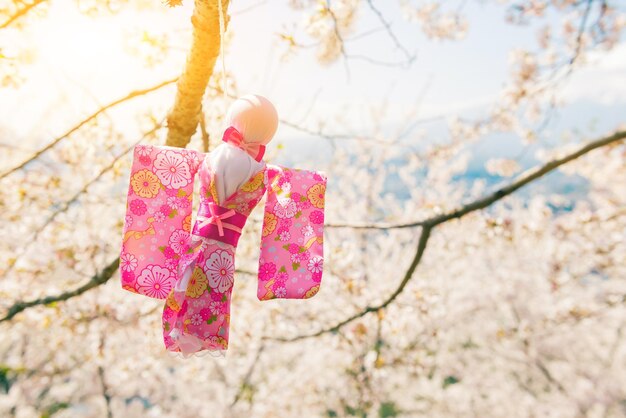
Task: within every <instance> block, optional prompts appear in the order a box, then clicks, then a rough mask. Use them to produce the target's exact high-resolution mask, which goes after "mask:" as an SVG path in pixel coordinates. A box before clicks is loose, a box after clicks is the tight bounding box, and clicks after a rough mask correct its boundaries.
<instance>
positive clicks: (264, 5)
mask: <svg viewBox="0 0 626 418" xmlns="http://www.w3.org/2000/svg"><path fill="white" fill-rule="evenodd" d="M143 2H144V3H145V2H146V0H143ZM155 3H157V5H156V6H155V7H152V9H151V10H150V11H137V10H136V9H135V8H133V7H128V8H126V9H124V10H123V11H122V12H121V13H119V14H115V15H110V16H105V17H99V18H98V19H92V18H90V17H88V16H85V15H83V14H80V13H79V12H78V11H77V10H76V7H75V3H74V2H52V3H51V5H50V6H49V9H48V11H47V13H48V17H47V18H45V19H42V20H41V21H37V22H30V24H29V25H28V29H27V30H26V32H24V33H17V32H16V31H11V30H9V31H7V32H5V37H4V39H2V40H0V48H2V49H3V51H8V52H5V54H6V53H9V54H11V53H13V54H28V56H29V57H30V59H31V62H32V63H31V64H29V65H25V66H23V67H21V68H20V73H21V74H22V75H23V77H24V79H25V80H26V81H25V83H24V84H23V85H22V87H21V88H20V89H16V90H12V89H3V90H0V112H2V114H3V115H5V117H4V118H2V121H1V123H0V142H2V143H12V142H13V143H17V142H19V143H20V146H22V147H24V149H25V153H26V152H28V150H30V149H36V148H38V147H39V146H41V145H44V144H46V143H48V142H49V141H50V140H51V138H53V137H54V136H55V135H58V134H59V133H61V132H63V131H64V130H66V129H67V128H68V127H69V126H72V124H74V123H76V121H78V120H80V118H82V117H84V116H85V115H87V114H89V113H90V112H92V111H93V110H95V109H97V108H98V106H100V105H102V104H104V103H107V102H109V101H111V100H114V99H116V98H119V97H122V96H124V95H126V94H127V93H128V92H130V91H132V90H134V89H139V88H145V87H149V86H151V85H154V84H156V83H158V82H160V81H162V80H165V79H168V78H171V77H174V76H176V75H178V74H179V73H180V70H181V68H182V65H183V64H184V60H185V57H186V53H187V50H188V45H189V42H188V41H189V30H188V29H189V27H190V21H189V17H190V15H191V11H192V7H193V2H192V1H191V0H186V1H185V3H184V6H183V7H179V8H174V9H169V8H167V7H165V6H161V4H160V3H159V2H158V0H155ZM287 3H288V2H287V0H268V1H262V0H261V1H259V0H250V1H243V0H235V1H232V2H231V7H230V12H231V15H232V19H231V23H230V27H229V44H228V48H227V53H226V55H225V65H226V68H227V71H228V72H230V73H232V74H233V75H234V77H235V79H236V81H237V84H238V87H239V91H240V92H241V93H242V94H244V93H257V94H262V95H265V96H267V97H268V98H270V99H271V100H272V101H273V102H274V103H275V105H276V107H277V109H278V111H279V114H280V116H281V117H282V118H283V119H286V120H289V121H294V122H298V123H299V124H301V125H303V126H308V127H311V128H313V129H317V126H318V124H319V123H320V122H322V123H324V130H325V131H327V132H331V133H355V134H357V133H361V134H367V133H371V132H372V131H373V130H374V127H373V126H372V120H373V118H374V116H376V115H381V109H382V104H383V103H385V104H386V109H387V110H386V113H385V114H384V117H383V129H382V133H383V134H388V133H391V132H394V130H397V129H398V126H399V125H400V124H401V123H406V121H407V118H411V119H412V120H421V119H424V120H431V118H434V122H433V123H425V124H424V127H423V129H425V130H426V133H427V134H429V135H431V136H437V135H441V132H442V126H443V122H444V121H445V118H448V117H451V116H453V115H455V114H461V115H480V114H482V113H484V112H485V111H486V109H488V107H489V106H490V105H491V104H492V103H493V102H494V101H495V100H496V99H497V97H498V94H499V91H500V89H501V88H502V86H503V85H504V83H505V82H506V77H507V71H508V53H509V51H510V50H511V48H530V49H536V48H537V42H536V34H535V29H536V27H520V26H514V25H510V24H507V23H505V19H504V17H505V11H506V10H505V8H504V7H503V6H502V5H499V4H497V3H496V2H475V1H468V2H465V3H464V4H465V6H464V9H463V10H464V12H465V13H466V15H467V17H468V21H469V30H468V33H467V36H466V37H465V39H463V40H462V41H432V40H428V39H427V38H426V37H425V36H424V35H423V34H422V32H421V30H420V28H419V26H418V24H417V23H414V22H408V21H406V20H405V19H403V17H402V14H401V11H400V8H399V6H398V4H399V3H398V2H396V1H386V0H385V1H382V0H377V1H374V4H376V5H377V6H378V7H379V8H380V10H381V12H382V13H383V14H384V16H385V18H386V20H387V21H388V22H390V23H391V25H392V28H393V31H394V33H395V34H396V36H397V37H398V38H399V39H400V41H401V43H402V44H403V45H404V46H405V47H406V48H407V49H408V50H410V51H413V52H415V53H416V60H415V61H414V62H413V64H412V65H411V66H410V67H409V68H402V67H396V68H390V67H387V66H380V65H373V64H371V63H369V62H366V61H363V60H349V61H348V62H347V65H348V67H349V75H348V72H347V71H346V65H345V63H344V62H343V60H338V61H337V62H335V63H333V64H331V65H328V66H320V65H318V64H317V62H316V60H315V50H314V49H312V48H311V49H303V50H301V51H299V52H298V53H297V54H296V55H291V56H289V57H288V58H287V59H284V58H283V55H284V51H285V48H284V45H282V44H281V43H280V42H279V40H278V33H281V32H285V31H288V30H289V28H291V27H292V26H293V25H294V24H297V23H301V22H302V20H303V19H304V18H305V13H306V12H302V11H295V10H293V9H291V8H290V7H288V6H287ZM136 4H141V2H137V3H136ZM549 19H550V18H549ZM380 27H381V25H380V22H379V21H378V20H377V17H376V15H374V14H373V13H372V12H371V11H370V10H369V9H368V8H367V7H364V8H362V9H361V11H360V14H359V19H358V25H357V26H356V28H355V29H354V31H353V32H352V33H351V34H350V35H349V36H347V38H349V37H350V36H355V35H359V34H362V33H364V32H367V31H369V30H371V29H375V28H380ZM142 31H148V32H149V33H153V34H163V33H167V34H169V36H170V38H169V39H170V43H171V44H172V45H173V46H174V50H173V52H172V53H171V54H170V55H168V56H167V57H166V59H165V60H164V61H162V62H158V63H157V64H156V65H155V66H153V67H146V66H145V65H144V64H143V62H142V60H141V59H138V58H137V57H135V56H133V51H132V50H131V49H130V48H129V45H130V44H132V41H129V37H134V39H137V37H138V36H139V34H141V32H142ZM296 39H297V40H298V41H300V42H302V43H311V42H312V41H311V39H309V38H306V37H304V36H303V34H302V32H299V33H298V35H297V36H296ZM346 48H347V50H348V53H350V54H354V55H359V54H362V55H367V56H368V57H370V58H372V59H376V60H380V61H390V62H395V61H398V60H401V59H402V58H403V55H402V54H401V53H400V52H399V51H397V49H396V48H395V47H394V44H393V42H392V41H391V40H390V38H389V37H388V36H387V34H386V33H385V32H383V31H380V32H377V33H374V34H372V35H369V36H366V37H362V38H360V39H358V40H355V41H350V42H348V43H347V46H346ZM592 60H593V61H594V64H593V65H591V66H590V68H589V69H587V70H582V71H581V72H580V73H579V74H577V75H575V76H574V77H572V78H571V79H570V80H569V82H568V83H567V84H566V85H565V88H564V89H563V90H562V91H561V95H562V97H563V98H564V99H565V100H566V105H565V106H564V107H563V108H561V109H560V111H559V113H558V114H557V115H556V116H555V118H554V120H553V122H551V125H550V126H549V129H547V130H546V132H545V134H546V135H560V134H561V133H562V132H563V131H568V130H582V131H585V132H589V133H590V134H593V132H592V131H593V130H594V129H595V130H596V131H598V132H600V133H602V131H607V130H610V129H613V128H615V126H616V125H617V124H619V123H620V122H622V123H623V118H621V115H624V114H626V82H624V81H625V75H626V45H624V44H622V45H621V46H619V47H617V48H616V49H615V50H614V51H612V52H610V53H608V54H604V53H603V54H596V55H595V56H593V57H592ZM220 69H221V63H220V62H219V61H218V65H217V66H216V71H220ZM173 94H174V87H173V86H172V87H171V88H167V89H163V91H161V92H159V93H155V94H152V95H150V96H149V98H146V100H149V104H150V106H151V107H153V108H154V109H157V110H160V111H166V109H168V108H169V106H171V103H172V102H173ZM145 103H146V101H138V104H137V106H145ZM133 106H134V105H133V104H128V105H124V106H120V108H119V109H117V110H114V111H111V112H109V114H110V115H111V117H113V118H115V120H116V122H117V124H118V125H119V126H122V127H123V128H122V130H123V132H127V134H128V135H129V136H136V135H137V134H138V131H136V130H137V127H136V123H135V119H134V116H133V112H130V111H129V110H130V109H132V108H133ZM125 126H127V128H124V127H125ZM591 127H593V129H591ZM277 138H280V140H282V141H285V140H286V141H288V140H295V139H298V140H301V141H300V142H299V143H298V144H299V145H298V146H303V147H305V148H307V147H310V146H311V144H312V143H314V142H311V141H314V140H315V138H312V137H310V136H307V135H305V134H302V133H301V132H297V131H294V130H292V129H289V128H288V127H286V126H281V127H280V128H279V131H278V133H277ZM488 148H489V149H490V150H493V149H494V148H493V147H488ZM495 149H497V151H498V152H500V151H501V150H500V149H499V148H498V147H497V146H496V147H495ZM510 151H511V153H515V152H517V151H516V150H515V149H512V150H510Z"/></svg>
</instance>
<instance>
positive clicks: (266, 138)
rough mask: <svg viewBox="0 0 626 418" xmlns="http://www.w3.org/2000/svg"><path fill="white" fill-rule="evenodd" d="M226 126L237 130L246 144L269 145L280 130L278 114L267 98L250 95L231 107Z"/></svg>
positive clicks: (239, 99)
mask: <svg viewBox="0 0 626 418" xmlns="http://www.w3.org/2000/svg"><path fill="white" fill-rule="evenodd" d="M226 125H227V126H232V127H233V128H235V129H237V131H239V132H240V133H241V136H243V142H245V143H249V144H259V145H267V144H268V143H269V142H270V141H271V140H272V138H273V137H274V134H275V133H276V129H277V128H278V113H277V112H276V108H275V107H274V105H273V104H272V102H270V101H269V100H267V99H266V98H265V97H263V96H259V95H257V94H248V95H246V96H243V97H240V98H238V99H237V100H235V102H234V103H233V104H232V105H230V108H229V109H228V114H227V115H226Z"/></svg>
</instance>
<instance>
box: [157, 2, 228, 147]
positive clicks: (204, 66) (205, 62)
mask: <svg viewBox="0 0 626 418" xmlns="http://www.w3.org/2000/svg"><path fill="white" fill-rule="evenodd" d="M218 1H219V0H195V6H194V9H193V16H192V17H191V23H192V24H193V34H192V36H193V40H192V43H191V50H190V51H189V55H188V57H187V63H186V64H185V69H184V70H183V73H182V74H181V76H180V78H179V79H178V83H177V91H176V98H175V100H174V106H173V108H172V110H171V111H170V114H169V115H168V117H167V127H168V132H167V140H166V145H168V146H172V147H180V148H184V147H186V146H187V144H188V143H189V141H190V139H191V136H192V135H193V134H194V133H195V132H196V128H197V126H198V121H199V118H200V116H201V115H200V110H201V108H202V97H203V96H204V92H205V91H206V88H207V84H208V83H209V78H211V75H212V74H213V67H214V66H215V61H216V60H217V56H218V55H219V53H220V36H221V35H220V23H219V11H218V4H217V2H218ZM221 1H222V5H223V13H224V30H226V28H227V27H228V21H229V17H228V6H229V3H230V1H229V0H221ZM222 53H223V52H222Z"/></svg>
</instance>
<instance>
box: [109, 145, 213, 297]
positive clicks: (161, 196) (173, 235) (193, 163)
mask: <svg viewBox="0 0 626 418" xmlns="http://www.w3.org/2000/svg"><path fill="white" fill-rule="evenodd" d="M202 157H203V154H201V153H199V152H196V151H192V150H186V149H181V148H172V147H165V146H152V145H137V146H136V147H135V149H134V152H133V163H132V166H131V170H130V177H129V184H128V195H127V199H126V217H125V221H124V230H123V239H122V249H121V254H120V275H121V284H122V287H123V288H124V289H126V290H128V291H130V292H135V293H139V294H142V295H145V296H149V297H152V298H156V299H165V298H166V297H167V295H168V294H169V292H170V290H171V289H172V287H173V285H174V284H175V280H176V276H175V273H176V271H177V267H178V262H179V260H180V257H181V256H182V255H183V254H184V253H185V252H186V251H187V250H188V249H189V244H190V233H189V231H190V229H191V207H192V203H193V202H192V199H193V185H194V176H195V174H196V171H197V170H198V166H199V164H200V162H201V160H202Z"/></svg>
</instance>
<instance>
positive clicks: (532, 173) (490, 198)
mask: <svg viewBox="0 0 626 418" xmlns="http://www.w3.org/2000/svg"><path fill="white" fill-rule="evenodd" d="M624 138H626V131H618V132H616V133H614V134H613V135H609V136H607V137H604V138H600V139H597V140H595V141H592V142H590V143H588V144H587V145H585V146H584V147H582V148H579V149H578V151H576V152H573V153H571V154H568V155H566V156H564V157H562V158H559V159H556V160H553V161H550V162H548V163H546V164H544V165H543V166H540V167H534V168H531V169H530V170H527V171H526V172H525V173H523V174H521V175H520V176H518V177H517V180H515V181H514V182H513V183H511V184H509V185H507V186H504V187H502V188H500V189H498V190H496V191H495V192H493V193H491V194H489V195H487V196H484V197H482V198H480V199H478V200H475V201H474V202H471V203H468V204H467V205H464V206H461V207H459V208H457V209H455V210H453V211H451V212H448V213H445V214H442V215H438V216H434V217H431V218H428V219H425V220H421V221H409V222H400V223H367V222H362V223H354V224H349V223H328V224H325V225H324V226H325V227H328V228H351V229H385V230H386V229H402V228H414V227H418V226H425V225H431V226H437V225H439V224H441V223H444V222H447V221H449V220H450V219H454V218H461V217H463V216H465V215H467V214H468V213H470V212H474V211H476V210H480V209H484V208H486V207H488V206H490V205H491V204H493V203H494V202H497V201H498V200H500V199H502V198H503V197H505V196H508V195H510V194H511V193H513V192H515V191H517V190H518V189H520V188H522V187H524V186H525V185H527V184H528V183H531V182H533V181H534V180H537V179H538V178H541V177H543V176H544V175H546V174H548V173H549V172H551V171H553V170H555V169H556V168H558V167H560V166H562V165H563V164H566V163H568V162H570V161H573V160H575V159H577V158H579V157H581V156H582V155H585V154H587V153H588V152H590V151H593V150H594V149H596V148H600V147H603V146H605V145H609V144H612V143H615V142H619V141H622V140H623V139H624Z"/></svg>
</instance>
